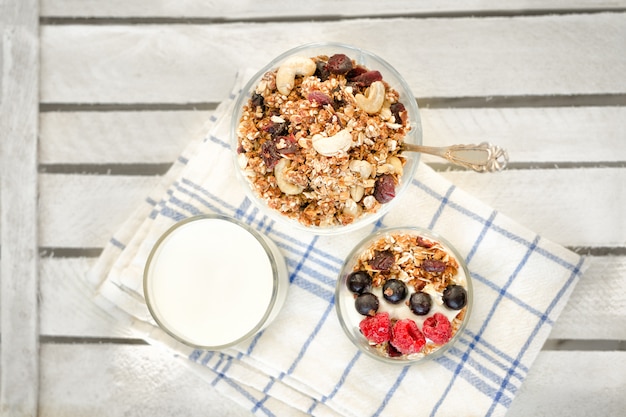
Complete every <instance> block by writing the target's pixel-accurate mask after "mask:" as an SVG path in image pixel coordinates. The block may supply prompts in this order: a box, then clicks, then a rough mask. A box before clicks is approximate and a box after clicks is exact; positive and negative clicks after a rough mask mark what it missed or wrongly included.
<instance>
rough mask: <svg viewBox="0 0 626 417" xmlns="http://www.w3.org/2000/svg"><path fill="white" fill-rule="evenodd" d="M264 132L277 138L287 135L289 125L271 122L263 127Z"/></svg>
mask: <svg viewBox="0 0 626 417" xmlns="http://www.w3.org/2000/svg"><path fill="white" fill-rule="evenodd" d="M263 130H264V131H265V132H267V133H269V134H270V135H272V138H275V137H277V136H281V135H284V134H285V133H287V130H288V128H287V123H274V122H269V123H268V124H267V125H265V126H263Z"/></svg>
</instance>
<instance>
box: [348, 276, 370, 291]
mask: <svg viewBox="0 0 626 417" xmlns="http://www.w3.org/2000/svg"><path fill="white" fill-rule="evenodd" d="M346 285H347V286H348V289H349V290H350V291H352V292H353V293H355V294H362V293H363V292H364V291H365V290H368V289H369V288H370V286H371V285H372V277H370V274H368V273H367V272H365V271H355V272H352V273H351V274H350V275H348V278H347V279H346Z"/></svg>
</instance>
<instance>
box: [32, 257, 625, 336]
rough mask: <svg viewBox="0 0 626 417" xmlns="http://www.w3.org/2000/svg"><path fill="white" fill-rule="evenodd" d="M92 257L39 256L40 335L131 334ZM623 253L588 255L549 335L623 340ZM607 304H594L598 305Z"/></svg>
mask: <svg viewBox="0 0 626 417" xmlns="http://www.w3.org/2000/svg"><path fill="white" fill-rule="evenodd" d="M94 262H95V258H85V257H80V258H56V257H44V258H42V259H41V261H40V263H41V273H40V276H41V307H40V308H41V334H42V335H46V336H50V337H54V336H63V337H77V338H81V337H92V338H118V337H132V334H130V333H129V332H128V329H126V328H124V327H122V326H121V325H120V324H117V322H116V320H115V319H114V318H112V317H111V316H109V315H108V314H107V313H105V312H104V311H103V310H101V309H100V308H99V307H97V306H96V305H95V304H94V303H93V302H91V301H90V300H91V293H90V291H89V290H88V289H87V287H86V286H85V284H84V279H85V278H84V277H85V275H86V273H87V271H88V270H89V268H91V266H92V265H93V264H94ZM625 288H626V257H625V256H592V257H590V266H589V269H588V270H587V272H586V273H585V274H584V275H583V277H582V278H581V279H580V281H579V283H578V284H577V285H576V287H575V288H574V291H573V293H572V295H571V296H570V299H569V301H568V303H567V304H566V305H565V307H564V309H563V311H562V313H561V315H560V316H559V319H558V320H557V322H556V324H555V325H554V328H553V330H552V333H551V334H550V339H553V340H554V339H565V340H571V339H575V340H615V341H619V340H626V328H625V327H624V325H623V323H625V322H626V305H624V303H623V301H622V300H623V297H622V294H623V293H624V289H625ZM602 305H603V306H607V307H606V308H598V306H602Z"/></svg>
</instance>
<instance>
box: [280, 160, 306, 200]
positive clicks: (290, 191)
mask: <svg viewBox="0 0 626 417" xmlns="http://www.w3.org/2000/svg"><path fill="white" fill-rule="evenodd" d="M289 165H291V161H290V160H289V159H285V158H283V159H281V160H280V161H278V164H276V166H275V167H274V177H276V184H277V185H278V188H280V191H282V192H283V193H285V194H287V195H296V194H300V193H301V192H302V190H303V189H304V188H302V187H301V186H299V185H298V184H294V183H292V182H289V181H287V179H286V178H285V170H286V169H287V168H289Z"/></svg>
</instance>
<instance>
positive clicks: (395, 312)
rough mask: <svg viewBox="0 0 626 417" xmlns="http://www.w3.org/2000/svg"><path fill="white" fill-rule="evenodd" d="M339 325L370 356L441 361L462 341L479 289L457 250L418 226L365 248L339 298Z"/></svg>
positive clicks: (351, 261) (348, 270)
mask: <svg viewBox="0 0 626 417" xmlns="http://www.w3.org/2000/svg"><path fill="white" fill-rule="evenodd" d="M335 302H336V304H335V305H336V310H337V315H338V318H339V322H340V324H341V326H342V328H343V329H344V331H345V333H346V335H347V336H348V338H349V339H350V340H351V341H352V342H353V343H354V344H355V345H356V346H357V347H358V348H359V349H361V350H362V351H363V352H365V353H366V354H368V355H369V356H372V357H374V358H376V359H379V360H381V361H383V362H387V363H396V364H405V365H406V364H412V363H418V362H421V361H424V360H428V359H433V358H435V357H437V356H439V355H441V354H443V353H444V352H445V350H446V349H448V348H449V347H450V346H451V345H452V344H453V343H454V342H455V341H456V340H457V338H458V337H459V335H460V334H461V333H462V331H463V329H464V328H465V326H466V323H467V321H468V319H469V316H470V311H471V308H472V283H471V278H470V274H469V271H468V270H467V266H466V265H465V262H464V261H463V258H462V257H461V256H460V255H459V253H458V252H457V251H456V249H455V248H454V247H453V246H452V245H451V244H450V243H449V242H447V241H446V240H445V239H444V238H442V237H441V236H438V235H437V234H435V233H433V232H431V231H428V230H426V229H421V228H417V227H399V228H388V229H383V230H380V231H378V232H377V233H374V234H372V235H370V236H368V237H367V238H365V239H364V240H363V241H362V242H360V243H359V244H358V245H357V246H356V247H355V248H354V249H353V251H352V252H351V253H350V254H349V255H348V257H347V258H346V261H345V263H344V265H343V268H342V270H341V273H340V275H339V279H338V280H337V288H336V292H335Z"/></svg>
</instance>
